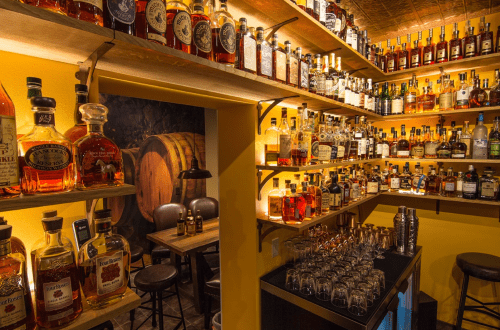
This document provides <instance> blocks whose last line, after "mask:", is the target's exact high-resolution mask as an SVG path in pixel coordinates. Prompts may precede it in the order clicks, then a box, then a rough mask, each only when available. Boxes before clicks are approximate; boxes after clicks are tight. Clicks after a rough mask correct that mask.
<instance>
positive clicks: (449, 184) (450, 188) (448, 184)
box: [444, 182, 455, 192]
mask: <svg viewBox="0 0 500 330" xmlns="http://www.w3.org/2000/svg"><path fill="white" fill-rule="evenodd" d="M444 190H445V191H451V192H454V191H455V183H453V182H446V183H445V185H444Z"/></svg>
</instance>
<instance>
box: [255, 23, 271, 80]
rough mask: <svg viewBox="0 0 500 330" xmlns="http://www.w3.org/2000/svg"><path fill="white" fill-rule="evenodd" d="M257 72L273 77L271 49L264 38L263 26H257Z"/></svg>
mask: <svg viewBox="0 0 500 330" xmlns="http://www.w3.org/2000/svg"><path fill="white" fill-rule="evenodd" d="M257 74H258V75H259V76H261V77H265V78H268V79H273V50H272V48H271V45H270V44H269V43H268V42H267V41H266V40H265V39H264V28H263V27H258V28H257Z"/></svg>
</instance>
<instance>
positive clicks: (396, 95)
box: [391, 86, 404, 115]
mask: <svg viewBox="0 0 500 330" xmlns="http://www.w3.org/2000/svg"><path fill="white" fill-rule="evenodd" d="M403 108H404V97H403V96H401V93H400V92H399V88H398V87H397V86H394V89H393V93H392V100H391V114H393V115H401V114H403Z"/></svg>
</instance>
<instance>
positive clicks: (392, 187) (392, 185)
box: [391, 178, 400, 189]
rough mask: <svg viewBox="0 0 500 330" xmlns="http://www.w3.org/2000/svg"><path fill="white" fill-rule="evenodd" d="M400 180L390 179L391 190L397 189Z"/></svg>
mask: <svg viewBox="0 0 500 330" xmlns="http://www.w3.org/2000/svg"><path fill="white" fill-rule="evenodd" d="M399 187H400V180H399V178H391V189H399Z"/></svg>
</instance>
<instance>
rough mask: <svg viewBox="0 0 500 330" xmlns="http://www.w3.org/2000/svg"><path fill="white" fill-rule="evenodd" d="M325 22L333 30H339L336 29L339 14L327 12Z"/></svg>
mask: <svg viewBox="0 0 500 330" xmlns="http://www.w3.org/2000/svg"><path fill="white" fill-rule="evenodd" d="M325 17H326V19H325V24H326V28H327V29H328V30H330V31H332V32H336V31H337V30H336V29H335V24H336V22H337V15H335V13H326V15H325ZM339 25H340V20H339Z"/></svg>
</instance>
